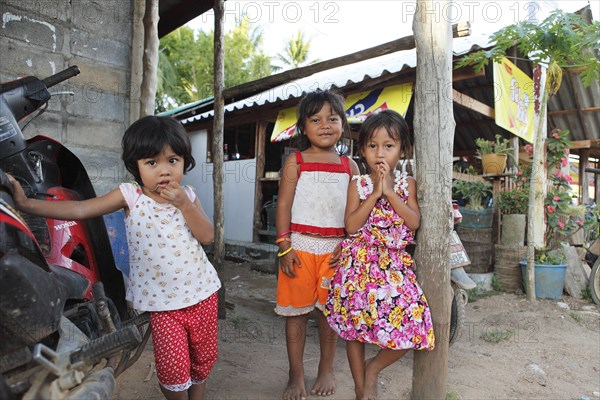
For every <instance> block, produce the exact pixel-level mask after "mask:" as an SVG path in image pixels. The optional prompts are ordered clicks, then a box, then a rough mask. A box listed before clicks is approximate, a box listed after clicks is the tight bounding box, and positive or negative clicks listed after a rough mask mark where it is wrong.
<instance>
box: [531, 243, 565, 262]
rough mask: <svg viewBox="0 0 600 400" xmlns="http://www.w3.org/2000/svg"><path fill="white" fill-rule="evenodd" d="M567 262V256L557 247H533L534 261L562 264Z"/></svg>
mask: <svg viewBox="0 0 600 400" xmlns="http://www.w3.org/2000/svg"><path fill="white" fill-rule="evenodd" d="M566 262H567V257H565V255H564V253H563V252H562V251H561V250H559V249H549V248H547V247H541V248H536V249H535V257H534V263H536V264H545V265H563V264H565V263H566Z"/></svg>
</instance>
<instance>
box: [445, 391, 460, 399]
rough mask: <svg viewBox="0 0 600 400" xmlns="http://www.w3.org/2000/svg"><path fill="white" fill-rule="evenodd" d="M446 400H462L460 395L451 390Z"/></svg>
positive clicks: (447, 393)
mask: <svg viewBox="0 0 600 400" xmlns="http://www.w3.org/2000/svg"><path fill="white" fill-rule="evenodd" d="M445 400H460V394H459V393H458V392H457V391H456V390H454V389H450V390H448V391H447V392H446V399H445Z"/></svg>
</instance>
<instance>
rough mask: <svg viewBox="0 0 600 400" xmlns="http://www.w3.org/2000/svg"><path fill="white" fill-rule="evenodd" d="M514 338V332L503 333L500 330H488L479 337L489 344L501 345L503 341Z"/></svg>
mask: <svg viewBox="0 0 600 400" xmlns="http://www.w3.org/2000/svg"><path fill="white" fill-rule="evenodd" d="M512 336H513V332H512V331H510V330H506V331H503V330H500V329H495V330H491V329H486V330H485V331H484V332H482V333H481V335H480V336H479V337H480V338H481V339H482V340H484V341H486V342H488V343H500V342H502V341H507V340H510V338H511V337H512Z"/></svg>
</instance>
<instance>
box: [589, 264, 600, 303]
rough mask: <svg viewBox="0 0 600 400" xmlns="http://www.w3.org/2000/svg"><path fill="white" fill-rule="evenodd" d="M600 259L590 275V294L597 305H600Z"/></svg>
mask: <svg viewBox="0 0 600 400" xmlns="http://www.w3.org/2000/svg"><path fill="white" fill-rule="evenodd" d="M599 269H600V257H598V259H597V260H596V263H595V264H594V267H593V268H592V273H591V274H590V293H591V295H592V300H593V301H594V303H596V304H600V271H598V270H599Z"/></svg>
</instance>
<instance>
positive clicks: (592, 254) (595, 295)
mask: <svg viewBox="0 0 600 400" xmlns="http://www.w3.org/2000/svg"><path fill="white" fill-rule="evenodd" d="M585 172H591V173H593V174H600V169H598V168H586V169H585ZM596 207H598V206H597V205H596ZM596 222H597V223H600V219H598V220H597V221H596ZM586 261H587V262H588V263H589V265H590V267H591V268H592V272H591V273H590V281H589V288H590V295H591V296H592V300H593V301H594V303H596V304H600V237H598V238H596V239H595V240H594V242H593V243H592V244H591V245H590V246H589V248H588V249H587V252H586Z"/></svg>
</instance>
